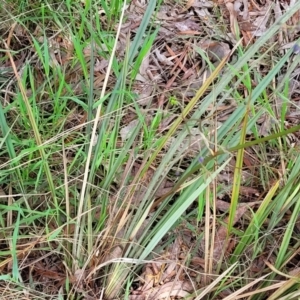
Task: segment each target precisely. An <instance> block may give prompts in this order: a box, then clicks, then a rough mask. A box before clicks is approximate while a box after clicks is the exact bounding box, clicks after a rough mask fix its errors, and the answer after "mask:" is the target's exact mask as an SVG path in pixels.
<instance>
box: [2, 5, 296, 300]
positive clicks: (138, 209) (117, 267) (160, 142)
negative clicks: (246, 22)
mask: <svg viewBox="0 0 300 300" xmlns="http://www.w3.org/2000/svg"><path fill="white" fill-rule="evenodd" d="M21 2H22V3H21ZM21 2H20V3H18V2H16V3H14V2H11V1H7V3H6V4H5V6H4V7H3V12H2V13H1V14H2V15H1V23H0V32H1V35H2V36H3V40H2V41H1V42H0V45H1V52H0V72H1V73H0V98H1V105H0V126H1V131H2V138H1V140H0V151H1V156H0V157H1V159H0V166H1V167H0V178H1V181H0V182H1V185H0V188H1V190H0V191H1V196H0V197H1V202H0V207H1V213H0V223H1V229H0V237H1V240H0V257H1V260H0V270H1V275H0V279H1V283H0V286H1V296H2V298H3V299H12V298H18V299H23V298H24V299H135V296H136V295H137V294H138V293H140V294H143V293H146V292H147V293H150V294H149V295H152V296H153V297H155V296H154V294H151V293H154V292H155V291H156V292H157V293H159V294H163V292H162V290H161V289H160V286H163V287H165V288H166V291H165V292H166V294H163V295H164V296H165V298H167V297H168V295H169V296H175V294H172V293H175V291H177V292H178V293H179V292H180V293H182V294H181V295H184V296H182V298H183V297H185V298H186V299H202V298H203V297H208V298H209V299H228V300H229V299H255V300H256V299H257V300H258V299H297V297H298V290H299V271H298V266H297V261H298V259H297V258H298V255H299V254H298V252H299V241H298V240H299V236H298V233H297V224H298V215H299V209H300V208H299V201H298V197H297V195H298V191H299V178H298V177H299V175H298V174H299V170H300V159H299V157H298V156H299V155H298V153H299V149H298V145H296V146H295V147H291V146H290V144H289V143H290V141H289V138H288V135H289V134H292V133H295V134H296V133H297V132H298V131H299V128H300V126H299V125H298V124H297V123H296V124H293V125H291V126H290V125H288V126H287V125H286V119H287V115H288V113H289V110H292V109H296V110H297V109H298V107H297V104H296V102H294V101H293V100H292V98H291V95H290V89H289V81H290V78H291V76H292V75H293V72H294V71H295V70H296V68H297V66H298V63H299V58H298V57H296V56H294V55H293V53H292V50H288V51H286V53H285V54H284V55H278V54H277V53H276V51H277V48H276V45H270V41H271V40H272V38H273V36H274V35H276V34H277V33H278V32H279V31H280V30H281V29H282V26H283V25H282V24H284V23H285V22H287V21H288V20H289V19H290V18H291V16H292V15H293V13H294V12H296V11H297V10H299V9H300V4H295V5H294V7H293V8H291V9H290V10H287V11H286V12H285V14H284V15H283V16H282V17H281V18H280V19H279V20H277V21H276V23H275V24H273V25H272V26H270V28H269V29H268V30H267V31H266V33H265V34H264V35H263V36H262V37H260V38H258V39H257V40H256V41H255V42H254V43H253V44H252V45H251V47H249V48H248V49H247V48H246V47H244V46H243V44H242V42H241V40H240V35H239V34H240V33H239V32H238V31H237V33H236V34H237V37H236V40H237V41H238V42H237V43H236V44H235V45H234V48H233V49H232V51H231V54H230V55H233V54H234V55H235V56H236V57H237V58H236V60H235V62H234V60H231V59H229V56H230V55H229V56H228V57H225V58H224V59H223V60H222V61H221V62H220V63H219V64H218V65H217V66H214V65H213V64H212V63H211V62H210V59H209V57H208V56H207V54H206V52H205V51H203V50H201V49H200V50H199V49H197V47H195V49H194V51H195V52H194V53H197V52H198V55H199V58H200V57H201V58H202V60H203V61H206V64H207V66H208V67H209V68H211V70H210V75H209V76H207V78H206V80H205V81H204V82H203V84H202V86H201V88H199V89H198V90H197V91H196V92H195V95H194V97H189V99H188V102H187V103H186V102H185V101H182V103H181V98H180V96H179V95H182V93H183V92H182V90H184V89H183V88H182V87H181V86H180V85H179V86H177V88H174V89H173V90H171V91H170V90H168V91H165V90H164V86H163V85H159V84H158V85H157V90H155V92H156V93H157V94H151V95H150V96H149V101H148V103H147V104H146V105H143V106H142V105H140V102H139V100H138V98H137V96H138V95H137V93H136V87H137V84H138V79H137V75H138V74H139V72H140V70H141V66H143V63H145V61H144V60H145V58H147V57H148V56H149V57H151V55H152V54H153V51H154V49H156V48H159V47H160V46H161V41H160V39H159V38H158V36H159V24H158V22H157V19H158V15H157V12H158V11H159V10H160V8H161V5H165V4H166V3H167V2H166V3H165V2H164V1H150V2H149V4H148V5H147V6H146V7H144V9H145V12H144V14H143V18H141V20H140V22H139V24H138V27H137V29H135V31H134V33H133V32H131V33H130V32H126V33H124V30H125V29H124V28H125V27H121V25H122V24H124V23H125V24H126V22H127V21H128V18H129V17H130V15H128V10H127V6H126V3H124V2H122V1H111V2H107V1H104V0H103V1H100V2H99V3H98V2H93V1H86V2H79V1H74V2H72V3H71V2H70V1H63V2H62V3H56V2H54V1H49V2H44V3H43V4H40V3H38V2H36V3H33V4H32V3H30V2H24V1H21ZM173 4H174V5H176V4H175V3H173ZM179 6H180V7H181V8H182V4H179ZM100 9H101V10H103V11H102V12H101V13H100V14H99V10H100ZM222 26H223V25H222ZM225 27H226V26H225ZM218 28H221V26H220V27H218ZM222 28H223V27H222ZM219 34H221V32H219ZM164 42H166V43H171V41H168V40H166V41H164ZM172 42H176V43H178V44H179V45H181V44H180V43H182V40H181V39H180V38H178V41H177V40H175V41H172ZM262 49H265V51H264V52H263V51H262ZM199 53H200V54H199ZM270 59H271V62H272V64H271V67H270V68H268V70H267V72H265V73H262V72H261V71H260V69H259V68H258V67H257V66H260V65H263V64H264V63H265V61H269V60H270ZM99 64H102V66H101V68H99V70H98V67H99ZM149 69H150V70H151V68H149ZM103 70H104V71H103ZM279 78H280V80H279ZM254 83H255V84H254ZM147 84H149V83H148V82H147ZM162 94H165V95H166V96H167V98H168V97H169V98H168V99H169V100H167V102H168V104H167V105H165V104H163V106H161V105H157V102H159V101H158V100H157V99H158V98H159V97H160V96H161V95H162ZM183 98H184V97H183ZM228 99H231V100H232V102H233V103H234V105H235V106H234V110H233V111H232V112H231V113H230V114H229V115H228V116H227V118H226V120H224V121H223V122H222V124H221V125H220V124H219V123H218V118H219V117H220V116H219V115H218V114H219V111H218V109H217V108H218V107H220V106H222V105H227V103H228ZM142 100H145V99H142ZM171 102H172V103H171ZM279 102H280V103H279ZM164 105H165V106H164ZM166 107H167V108H166ZM170 107H171V108H170ZM211 107H213V109H211ZM170 113H171V114H172V115H174V116H176V117H175V118H174V119H173V120H172V123H171V124H169V126H167V128H166V129H165V130H160V128H161V127H160V126H162V125H163V124H164V122H165V120H166V118H165V116H166V115H168V114H169V115H170ZM131 115H133V119H135V120H137V122H136V123H135V124H134V127H133V129H132V130H131V131H130V132H129V135H128V136H127V138H126V139H121V132H122V130H124V129H126V128H127V125H128V124H129V123H130V118H129V117H130V116H131ZM126 118H129V121H128V119H126ZM262 118H263V119H264V120H269V121H268V123H267V125H268V126H267V128H266V129H265V130H264V131H263V133H262V126H261V119H262ZM199 120H200V121H201V125H200V126H199ZM207 120H210V121H209V123H206V122H208V121H207ZM203 124H204V125H203ZM206 124H209V126H207V125H206ZM199 127H200V128H201V130H202V133H201V134H202V136H201V147H200V148H199V150H197V151H196V152H195V155H193V157H189V156H188V155H187V148H186V147H183V146H182V145H184V144H187V143H188V141H190V140H191V130H192V129H196V128H199ZM170 141H173V142H172V144H171V146H170ZM189 147H192V145H189ZM249 157H250V158H252V159H254V158H255V159H254V160H252V162H253V161H254V162H255V163H253V165H251V166H250V165H249V163H248V164H247V163H246V162H247V160H249V159H250V158H249ZM227 169H230V170H231V172H232V174H231V175H229V176H230V178H231V179H230V180H232V183H230V182H227V183H226V184H224V182H221V180H220V178H221V177H220V176H221V175H222V174H224V172H225V171H226V170H227ZM178 172H179V173H178ZM247 172H252V176H250V177H249V178H250V179H249V180H248V181H245V179H244V176H245V174H246V173H247ZM177 173H178V174H177ZM230 180H229V181H230ZM166 182H168V183H169V187H166V188H165V190H163V191H161V187H163V186H166V185H165V183H166ZM245 185H247V186H246V187H252V188H255V189H256V190H258V191H259V196H254V195H252V197H254V199H253V200H251V198H249V197H248V196H245V195H244V194H243V188H245ZM225 189H226V190H227V191H225ZM228 190H229V192H228ZM224 193H225V194H226V197H227V198H228V201H227V202H226V201H223V202H224V203H225V204H224V203H223V202H222V203H223V205H225V206H226V207H225V208H220V199H221V196H220V195H221V194H224ZM226 197H225V198H224V199H226ZM243 198H247V200H248V202H249V199H250V202H249V203H246V204H245V203H244V201H243ZM226 203H227V204H226ZM170 274H171V275H170ZM149 278H151V279H149ZM151 280H152V281H151ZM151 282H152V285H151ZM170 283H172V285H170V286H169V287H168V288H167V284H170ZM147 284H149V289H148V290H146V292H145V291H143V290H142V288H143V286H144V289H146V288H145V286H146V285H147ZM183 284H185V288H181V285H183ZM89 297H90V298H89ZM156 297H157V296H156Z"/></svg>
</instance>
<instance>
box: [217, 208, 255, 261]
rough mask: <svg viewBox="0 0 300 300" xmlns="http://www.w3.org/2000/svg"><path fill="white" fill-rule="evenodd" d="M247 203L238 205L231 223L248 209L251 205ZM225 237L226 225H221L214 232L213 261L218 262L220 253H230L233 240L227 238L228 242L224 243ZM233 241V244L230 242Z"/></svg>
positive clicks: (237, 219) (235, 221) (234, 222)
mask: <svg viewBox="0 0 300 300" xmlns="http://www.w3.org/2000/svg"><path fill="white" fill-rule="evenodd" d="M253 205H254V204H252V205H251V203H249V204H248V205H240V206H239V207H238V208H237V210H236V215H235V217H234V221H233V225H234V224H236V223H237V222H238V221H239V220H240V218H241V217H242V216H243V215H244V214H245V212H246V211H247V210H248V208H249V206H250V207H251V206H253ZM224 223H225V224H227V223H228V218H226V220H225V221H224ZM226 237H227V226H226V225H221V226H220V227H219V229H218V230H217V232H216V236H215V243H214V252H213V259H214V261H215V262H218V261H219V260H220V258H221V257H222V255H223V254H224V255H225V256H228V255H229V254H230V251H231V250H232V248H233V247H234V243H235V241H234V240H232V239H231V238H229V240H228V244H227V243H226ZM231 243H233V244H231Z"/></svg>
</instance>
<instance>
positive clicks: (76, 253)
mask: <svg viewBox="0 0 300 300" xmlns="http://www.w3.org/2000/svg"><path fill="white" fill-rule="evenodd" d="M126 5H127V4H126V2H124V4H123V8H122V13H121V16H120V21H119V26H118V30H117V33H116V39H115V44H114V47H113V49H112V53H111V56H110V60H109V64H108V67H107V72H106V77H105V79H104V83H103V88H102V91H101V95H100V99H102V98H103V97H104V95H105V90H106V87H107V83H108V78H109V74H110V71H111V68H112V63H113V59H114V57H115V53H116V49H117V42H118V39H119V35H120V32H121V26H122V21H123V18H124V13H125V8H126ZM101 109H102V104H100V105H99V106H98V108H97V112H96V118H95V121H94V124H93V131H92V136H91V142H90V145H89V151H88V155H87V160H86V164H85V171H84V177H83V183H82V190H81V194H80V200H79V206H78V212H77V222H76V227H75V233H74V245H73V251H72V254H73V256H74V259H77V258H78V257H79V256H80V248H81V247H80V243H79V240H78V235H79V230H80V228H81V217H82V210H83V206H84V200H85V198H86V188H87V179H88V175H89V168H90V162H91V157H92V150H93V142H92V141H94V140H95V139H96V130H97V127H98V122H99V119H100V113H101Z"/></svg>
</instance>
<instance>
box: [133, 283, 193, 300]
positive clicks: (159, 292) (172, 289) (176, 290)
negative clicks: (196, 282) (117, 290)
mask: <svg viewBox="0 0 300 300" xmlns="http://www.w3.org/2000/svg"><path fill="white" fill-rule="evenodd" d="M191 292H193V286H192V285H191V284H190V283H189V282H186V281H185V282H184V281H177V282H168V283H165V284H163V285H161V286H157V287H155V288H153V289H150V290H148V291H144V292H142V293H140V292H139V293H138V294H136V295H135V294H132V295H130V296H129V299H130V300H146V299H147V300H158V299H164V298H168V297H177V298H184V297H188V296H190V294H191Z"/></svg>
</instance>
